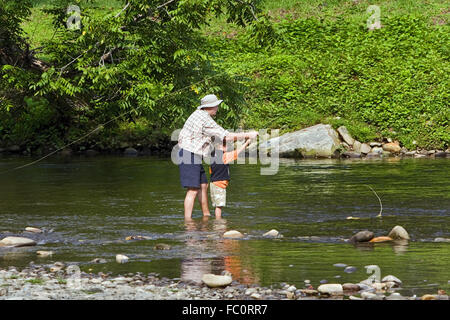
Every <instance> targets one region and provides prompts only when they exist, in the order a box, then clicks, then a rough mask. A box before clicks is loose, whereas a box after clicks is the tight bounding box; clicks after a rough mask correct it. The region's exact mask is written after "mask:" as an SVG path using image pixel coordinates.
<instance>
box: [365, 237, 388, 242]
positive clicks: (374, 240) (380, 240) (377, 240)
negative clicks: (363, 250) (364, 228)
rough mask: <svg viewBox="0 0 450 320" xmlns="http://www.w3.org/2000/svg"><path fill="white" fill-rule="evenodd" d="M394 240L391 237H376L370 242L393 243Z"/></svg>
mask: <svg viewBox="0 0 450 320" xmlns="http://www.w3.org/2000/svg"><path fill="white" fill-rule="evenodd" d="M392 240H393V239H392V238H391V237H375V238H373V239H371V240H370V241H369V242H386V241H392Z"/></svg>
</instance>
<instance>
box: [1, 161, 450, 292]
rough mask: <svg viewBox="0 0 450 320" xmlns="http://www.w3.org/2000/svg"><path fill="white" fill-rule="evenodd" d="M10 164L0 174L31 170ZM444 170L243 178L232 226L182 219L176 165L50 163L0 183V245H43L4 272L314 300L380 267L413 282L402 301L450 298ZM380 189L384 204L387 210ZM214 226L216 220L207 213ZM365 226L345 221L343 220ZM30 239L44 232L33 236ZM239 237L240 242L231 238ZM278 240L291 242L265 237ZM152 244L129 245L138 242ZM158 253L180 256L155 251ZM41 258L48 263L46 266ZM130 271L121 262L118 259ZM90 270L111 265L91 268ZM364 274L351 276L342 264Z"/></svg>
mask: <svg viewBox="0 0 450 320" xmlns="http://www.w3.org/2000/svg"><path fill="white" fill-rule="evenodd" d="M29 161H30V159H28V158H21V157H11V156H3V157H2V158H0V171H4V170H6V169H8V168H13V167H16V166H19V165H23V164H25V163H27V162H29ZM449 164H450V162H449V160H448V159H402V160H400V159H395V158H390V159H383V160H380V159H377V160H375V159H374V160H368V159H367V160H334V159H326V160H282V161H281V163H280V168H279V171H278V173H277V174H275V175H261V174H260V169H261V167H262V166H261V165H259V164H245V165H244V164H233V165H232V166H231V170H230V171H231V179H232V180H231V182H230V185H229V187H228V191H227V206H226V208H225V209H224V210H223V215H222V218H223V219H219V220H218V219H215V217H214V216H213V215H212V216H211V217H209V218H202V214H201V211H200V208H199V206H198V204H196V207H195V210H194V213H193V218H194V219H193V221H192V222H185V221H184V218H183V201H184V195H185V191H184V190H183V189H182V188H181V186H180V183H179V173H178V168H177V166H176V165H174V164H173V163H172V162H171V161H170V159H168V158H158V157H131V158H130V157H113V156H98V157H72V158H58V157H55V158H49V159H46V160H44V161H42V162H39V163H37V164H35V165H33V166H30V167H27V168H24V169H21V170H17V171H13V172H11V173H7V174H3V175H2V176H0V217H1V220H0V239H1V238H3V237H5V236H10V235H16V236H26V237H29V238H33V239H35V240H36V241H37V243H38V245H37V246H35V247H23V248H0V267H3V268H4V267H8V266H16V267H19V268H20V267H25V266H27V265H28V264H29V263H30V262H32V261H34V263H38V264H50V263H52V262H55V261H63V262H65V263H69V264H70V263H78V264H79V266H80V268H81V269H82V270H83V271H86V272H100V271H102V272H105V273H106V272H112V273H114V274H126V273H131V272H142V273H149V272H157V273H159V274H160V276H162V277H169V278H181V279H183V280H188V279H190V280H194V281H198V280H199V279H200V278H201V276H202V274H204V273H211V272H212V273H215V274H219V273H220V272H221V271H223V270H228V271H229V272H231V273H232V275H233V278H234V279H237V280H239V281H240V282H242V283H247V284H258V285H262V286H272V285H273V286H278V285H279V284H280V283H281V282H287V283H290V284H294V285H296V286H297V287H300V288H301V287H303V286H304V280H306V279H308V280H310V281H311V283H312V285H313V286H314V287H317V285H319V282H320V281H321V280H327V281H328V282H329V283H346V282H352V283H356V282H359V281H361V280H364V279H367V278H368V277H369V274H367V270H366V269H365V268H364V267H365V266H368V265H378V266H379V267H380V270H381V277H384V276H385V275H389V274H392V275H395V276H396V277H398V278H400V279H401V280H402V281H403V286H402V287H403V289H402V290H401V291H400V292H401V293H402V294H405V295H413V294H417V295H420V294H424V293H433V294H435V293H436V292H437V289H444V290H447V292H448V291H450V283H449V281H450V268H449V267H450V243H442V242H439V243H438V242H434V239H435V238H437V237H446V238H450V184H449V181H450V170H449V168H450V167H449ZM367 185H370V186H371V187H372V188H373V189H374V190H375V191H376V192H377V193H378V195H379V196H380V198H381V200H382V204H383V213H382V215H383V217H382V218H381V219H380V218H376V215H378V213H379V211H380V206H379V202H378V199H377V197H376V196H375V194H374V193H373V192H372V191H371V190H370V189H369V188H368V187H367ZM210 210H211V212H213V208H210ZM348 216H353V217H359V218H360V219H359V220H347V219H346V217H348ZM396 225H401V226H403V227H404V228H405V229H406V230H407V231H408V232H409V234H410V237H411V241H409V243H406V244H405V243H403V244H401V243H378V244H374V245H367V244H366V245H358V246H354V245H351V244H349V243H346V242H345V241H344V239H348V238H350V237H351V236H352V235H353V234H355V233H356V232H358V231H360V230H365V229H368V230H371V231H373V232H374V233H375V235H376V236H381V235H387V234H388V233H389V231H390V230H391V229H392V228H393V227H394V226H396ZM27 226H32V227H38V228H41V229H44V230H45V231H46V232H44V233H42V234H33V233H27V232H23V230H24V228H25V227H27ZM232 229H234V230H239V231H240V232H242V233H244V235H245V237H244V238H243V239H240V240H230V239H224V238H223V237H221V236H222V234H223V232H225V231H227V230H232ZM271 229H276V230H278V231H280V232H281V234H282V235H283V238H279V239H267V238H264V237H263V236H262V235H263V234H264V233H265V232H267V231H269V230H271ZM133 235H134V236H137V235H140V236H145V237H148V239H147V240H125V238H126V237H128V236H133ZM157 243H166V244H169V245H171V249H170V250H156V249H154V246H155V245H156V244H157ZM37 250H51V251H54V252H55V254H54V255H53V256H52V257H51V258H39V257H37V255H36V251H37ZM119 253H120V254H125V255H127V256H128V257H129V258H130V262H129V263H126V264H118V263H116V262H115V255H116V254H119ZM94 258H103V259H106V260H107V263H104V264H93V263H90V261H91V260H93V259H94ZM336 263H344V264H347V265H350V266H354V267H356V271H355V272H352V273H346V272H344V269H343V268H339V267H335V266H333V264H336Z"/></svg>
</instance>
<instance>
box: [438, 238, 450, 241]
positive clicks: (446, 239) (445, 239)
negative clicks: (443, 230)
mask: <svg viewBox="0 0 450 320" xmlns="http://www.w3.org/2000/svg"><path fill="white" fill-rule="evenodd" d="M434 242H450V239H449V238H435V239H434Z"/></svg>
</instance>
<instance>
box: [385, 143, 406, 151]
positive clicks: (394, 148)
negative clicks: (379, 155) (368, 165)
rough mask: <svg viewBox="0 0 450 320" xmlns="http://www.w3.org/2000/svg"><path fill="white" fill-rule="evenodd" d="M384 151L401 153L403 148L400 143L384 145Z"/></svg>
mask: <svg viewBox="0 0 450 320" xmlns="http://www.w3.org/2000/svg"><path fill="white" fill-rule="evenodd" d="M383 150H384V151H388V152H392V153H399V152H400V151H401V150H402V148H401V147H400V145H399V144H398V143H395V142H390V143H385V144H383Z"/></svg>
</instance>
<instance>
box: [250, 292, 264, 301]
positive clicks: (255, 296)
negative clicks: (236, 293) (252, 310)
mask: <svg viewBox="0 0 450 320" xmlns="http://www.w3.org/2000/svg"><path fill="white" fill-rule="evenodd" d="M250 297H252V298H253V299H257V300H259V299H261V298H262V296H261V295H260V294H259V293H253V294H252V295H251V296H250Z"/></svg>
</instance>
